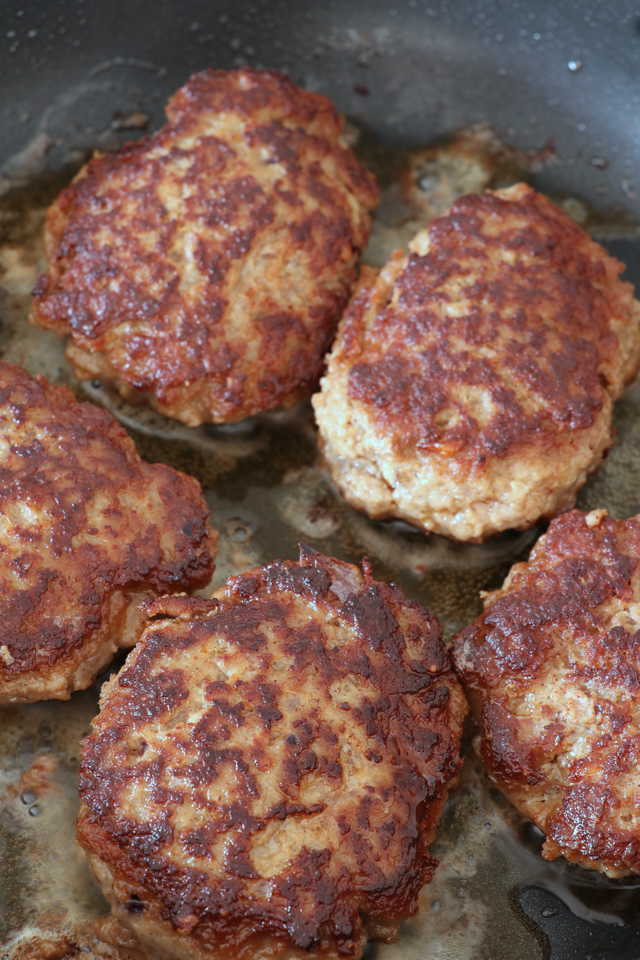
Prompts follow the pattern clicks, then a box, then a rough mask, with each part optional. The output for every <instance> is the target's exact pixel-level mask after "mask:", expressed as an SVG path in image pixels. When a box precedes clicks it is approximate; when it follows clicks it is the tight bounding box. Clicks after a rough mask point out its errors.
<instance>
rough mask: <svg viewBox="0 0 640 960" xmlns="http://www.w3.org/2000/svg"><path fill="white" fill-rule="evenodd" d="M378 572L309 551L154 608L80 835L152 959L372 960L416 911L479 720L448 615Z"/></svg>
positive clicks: (97, 757) (126, 677)
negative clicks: (207, 596)
mask: <svg viewBox="0 0 640 960" xmlns="http://www.w3.org/2000/svg"><path fill="white" fill-rule="evenodd" d="M363 566H364V571H365V575H364V577H362V576H361V574H360V572H359V570H358V569H357V568H356V567H354V566H351V565H350V564H347V563H341V562H339V561H337V560H333V559H330V558H328V557H324V556H322V555H320V554H318V553H316V552H315V551H313V550H311V549H310V548H308V547H304V546H302V548H301V559H300V563H293V562H289V561H275V562H274V563H272V564H270V565H269V566H267V567H264V568H257V569H255V570H253V571H251V572H249V573H247V574H244V575H242V576H240V577H235V578H232V579H231V580H229V581H228V583H227V585H226V586H225V587H224V588H223V589H222V590H220V591H219V592H218V593H217V594H216V595H215V599H213V600H200V599H198V598H194V597H174V598H164V599H160V600H157V601H155V602H153V603H151V604H150V605H148V613H149V618H150V619H149V624H148V626H147V628H146V631H145V633H144V636H143V639H142V641H141V643H140V644H139V645H138V647H137V648H136V650H135V651H134V652H133V653H132V654H131V655H130V657H129V658H128V660H127V662H126V664H125V666H124V667H123V669H122V671H121V672H120V674H119V675H118V676H117V677H113V678H112V679H111V680H110V681H109V682H108V683H107V684H106V685H105V686H104V687H103V690H102V697H101V703H100V705H101V710H100V714H99V715H98V717H97V718H96V719H95V720H94V721H93V729H94V732H93V733H92V734H91V736H90V737H88V739H87V740H86V741H85V742H84V745H83V749H82V762H81V777H80V782H81V785H80V796H81V804H80V814H79V819H78V838H79V840H80V843H81V844H82V846H83V847H84V849H85V851H86V852H87V855H88V859H89V863H90V865H91V867H92V869H93V871H94V873H95V875H96V877H97V878H98V880H99V881H100V883H101V884H102V888H103V890H104V892H105V895H106V896H107V897H108V899H109V900H110V901H111V904H112V906H113V912H114V914H115V916H116V917H117V918H118V920H119V921H120V922H121V924H122V925H124V926H125V927H126V928H127V929H128V930H130V931H133V932H134V933H135V934H136V935H137V937H138V938H139V940H140V942H141V944H142V949H143V951H145V956H148V957H150V958H151V957H156V956H167V957H173V958H176V960H178V958H179V960H214V958H215V960H223V958H224V960H227V958H229V957H237V958H238V960H243V958H246V960H249V958H252V960H255V958H260V957H262V958H267V957H269V958H285V957H286V958H287V960H291V958H305V957H311V958H313V957H323V958H325V957H336V958H337V957H353V958H356V960H357V958H358V957H360V955H361V953H362V950H363V947H364V944H365V943H366V941H367V939H369V938H381V939H384V940H387V941H390V940H394V939H396V938H397V934H398V931H399V927H400V923H401V921H402V919H403V918H405V917H408V916H409V915H411V914H412V913H414V912H415V910H416V908H417V898H418V894H419V892H420V889H421V887H422V886H423V885H424V884H425V883H427V882H428V881H429V880H430V879H431V876H432V873H433V870H434V868H435V866H436V864H437V861H435V860H433V859H432V858H431V857H430V856H429V853H428V844H429V843H430V842H431V840H432V839H433V836H434V832H435V827H436V823H437V821H438V818H439V817H440V814H441V812H442V808H443V806H444V803H445V800H446V797H447V789H448V787H450V786H451V785H452V783H453V782H454V781H455V780H456V779H457V776H458V772H459V770H460V766H461V758H460V753H459V746H460V734H461V728H462V721H463V718H464V715H465V713H466V709H467V708H466V701H465V698H464V694H463V693H462V689H461V687H460V685H459V683H458V681H457V680H456V678H455V674H454V673H453V670H452V668H451V663H450V660H449V656H448V654H447V651H446V649H445V647H444V644H443V642H442V639H441V633H440V627H439V625H438V622H437V620H436V619H435V617H432V616H430V614H429V613H428V612H427V611H426V610H425V609H424V608H423V607H421V606H419V605H418V604H417V603H415V602H413V601H410V600H407V598H406V597H405V596H404V594H403V593H402V591H401V590H400V589H398V588H397V587H395V586H389V585H387V584H384V583H377V582H376V581H375V580H373V579H372V578H371V576H370V573H369V570H368V567H367V565H366V562H365V564H364V565H363Z"/></svg>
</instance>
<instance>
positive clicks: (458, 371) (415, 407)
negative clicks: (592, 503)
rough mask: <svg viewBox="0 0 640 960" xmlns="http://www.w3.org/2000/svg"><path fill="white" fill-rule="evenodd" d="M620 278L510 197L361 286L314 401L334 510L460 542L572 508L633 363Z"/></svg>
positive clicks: (463, 212) (625, 287)
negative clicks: (337, 504)
mask: <svg viewBox="0 0 640 960" xmlns="http://www.w3.org/2000/svg"><path fill="white" fill-rule="evenodd" d="M622 270H623V265H622V264H621V263H619V262H618V261H617V260H614V259H613V258H612V257H609V256H608V255H607V253H606V251H605V250H604V249H603V248H602V247H601V246H600V245H599V244H597V243H595V242H594V241H593V240H591V239H590V238H589V237H588V236H587V234H586V233H585V232H584V231H583V230H581V229H580V228H579V227H577V226H576V225H575V224H574V223H573V222H572V221H571V220H570V219H569V217H567V216H566V214H565V213H563V211H562V210H560V209H559V208H558V207H556V206H555V205H554V204H552V203H551V201H550V200H548V199H547V198H546V197H543V196H541V195H540V194H538V193H536V192H535V191H534V190H532V189H531V188H530V187H527V186H525V185H524V184H518V185H517V186H515V187H511V188H509V189H508V190H499V191H496V192H495V193H493V192H491V191H488V192H487V193H485V194H483V195H482V196H467V197H463V198H462V199H460V200H458V201H456V202H455V203H454V204H453V206H452V207H451V211H450V213H449V214H448V215H447V216H445V217H442V218H440V219H438V220H435V221H433V222H432V224H431V225H430V227H429V228H428V230H423V231H421V232H420V233H418V234H417V236H416V237H415V239H414V240H413V241H412V243H411V245H410V252H409V254H408V255H406V256H405V255H403V254H402V253H401V252H398V253H397V254H395V255H394V256H393V257H392V259H391V260H390V262H389V263H388V264H387V266H386V267H385V268H384V269H383V270H382V271H381V272H380V273H379V274H376V273H375V272H373V271H368V272H367V273H365V274H364V276H363V277H362V285H361V287H360V289H359V291H358V292H357V294H356V296H355V297H354V299H353V301H352V303H351V305H350V307H349V309H348V310H347V312H346V314H345V316H344V318H343V320H342V322H341V325H340V329H339V333H338V337H337V340H336V343H335V345H334V348H333V351H332V353H331V356H330V358H329V361H328V371H327V374H326V376H325V377H324V378H323V380H322V391H321V393H319V394H316V396H315V397H314V398H313V404H314V407H315V412H316V419H317V422H318V427H319V429H320V434H321V441H322V444H323V449H324V453H325V456H326V459H327V461H328V464H329V467H330V469H331V472H332V474H333V476H334V479H335V481H336V483H337V484H338V486H339V487H340V489H341V491H342V493H343V495H344V496H345V497H346V499H347V500H349V502H351V503H352V504H354V505H355V506H357V507H359V508H360V509H362V510H364V511H366V512H367V513H369V515H370V516H372V517H375V518H386V517H401V518H402V519H404V520H407V521H408V522H409V523H413V524H415V525H416V526H419V527H422V528H423V529H424V530H426V531H433V532H436V533H442V534H445V535H447V536H450V537H454V538H456V539H459V540H471V541H481V540H483V539H484V538H486V537H487V536H489V535H490V534H493V533H497V532H499V531H501V530H505V529H508V528H518V529H523V528H526V527H528V526H531V525H532V524H533V523H534V522H535V521H536V520H537V519H539V518H540V517H551V516H553V515H554V514H556V513H558V512H560V511H562V510H565V509H567V508H569V507H571V506H572V505H573V503H574V502H575V496H576V492H577V491H578V490H579V488H580V487H581V486H582V484H583V483H584V481H585V479H586V477H587V475H588V474H589V473H590V472H592V471H593V470H595V469H596V467H597V466H598V464H599V463H600V462H601V460H602V457H603V455H604V453H605V452H606V450H607V449H608V447H609V446H610V444H611V415H612V404H613V400H614V399H615V398H616V397H617V396H618V395H619V393H620V391H621V390H622V388H623V387H624V385H625V384H626V383H628V382H629V381H630V380H631V379H632V378H633V377H634V376H635V374H636V372H637V369H638V365H639V363H640V331H639V325H638V319H639V316H640V305H639V304H638V303H637V301H636V300H634V298H633V287H632V285H631V284H629V283H623V282H622V281H621V280H619V278H618V275H619V273H620V272H621V271H622Z"/></svg>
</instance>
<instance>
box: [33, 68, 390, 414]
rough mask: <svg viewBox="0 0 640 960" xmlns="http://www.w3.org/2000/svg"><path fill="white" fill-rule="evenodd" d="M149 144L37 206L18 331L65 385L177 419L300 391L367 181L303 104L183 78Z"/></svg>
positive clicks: (303, 99)
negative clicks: (23, 325) (44, 209)
mask: <svg viewBox="0 0 640 960" xmlns="http://www.w3.org/2000/svg"><path fill="white" fill-rule="evenodd" d="M166 113H167V117H168V120H169V123H168V124H167V125H166V126H165V127H163V128H162V129H161V130H160V131H159V132H158V133H156V134H154V135H153V136H151V137H147V138H144V139H143V140H140V141H138V142H136V143H128V144H125V146H123V147H122V148H121V149H120V150H116V151H115V152H114V153H110V154H107V155H105V156H101V157H97V158H95V159H93V160H91V161H90V163H89V164H87V166H86V167H84V168H83V170H82V171H81V172H80V174H79V175H78V177H77V178H76V180H75V181H74V182H73V183H72V184H71V185H70V186H69V187H67V189H66V190H64V191H63V192H62V193H61V194H60V196H59V198H58V200H57V201H56V203H55V204H54V205H53V206H52V207H51V210H50V211H49V215H48V219H47V232H46V243H47V248H48V253H49V257H50V270H49V273H48V274H45V275H43V276H42V277H41V278H40V280H39V281H38V284H37V286H36V289H35V291H34V297H35V302H34V308H33V314H32V322H33V323H35V324H36V325H37V326H42V327H48V328H50V329H52V330H55V331H57V332H58V333H60V334H63V335H69V336H70V342H69V346H68V349H67V356H68V358H69V360H70V361H71V363H72V365H73V368H74V371H75V373H76V375H77V376H78V377H79V378H80V379H91V378H93V377H99V378H102V379H104V380H107V381H113V382H114V383H115V385H116V386H117V387H118V389H119V390H120V392H121V393H123V395H125V396H126V397H127V398H129V399H134V400H135V399H143V398H144V399H146V400H147V401H148V402H150V403H151V404H153V405H154V406H155V407H157V409H158V410H160V411H161V412H163V413H165V414H167V415H169V416H172V417H176V418H177V419H179V420H183V421H184V422H185V423H187V424H189V425H190V426H197V425H198V424H200V423H203V422H206V421H214V422H215V423H225V422H233V421H236V420H240V419H242V418H243V417H246V416H249V415H250V414H255V413H258V412H259V411H261V410H267V409H271V408H272V407H276V406H278V405H279V404H285V405H290V404H291V403H293V402H295V401H296V400H298V399H299V398H300V397H301V396H303V395H304V394H305V393H307V392H309V391H310V390H311V389H313V387H314V386H315V385H316V384H317V382H318V378H319V376H320V373H321V370H322V364H323V357H324V354H325V352H326V350H327V349H328V348H329V346H330V344H331V339H332V337H333V334H334V331H335V325H336V323H337V321H338V318H339V316H340V313H341V311H342V309H343V307H344V305H345V303H346V301H347V298H348V296H349V293H350V290H351V286H352V284H353V281H354V279H355V264H356V260H357V258H358V256H359V254H360V252H361V251H362V249H363V248H364V246H365V245H366V242H367V238H368V236H369V225H370V218H369V214H368V211H369V210H370V209H371V208H372V207H373V206H375V204H376V201H377V197H378V190H377V186H376V184H375V179H374V178H373V176H372V175H371V174H370V173H368V172H367V171H366V170H365V169H364V168H363V167H361V166H360V164H359V163H358V162H357V161H356V159H355V157H354V156H353V154H352V152H351V151H350V150H349V149H347V147H346V145H345V143H344V142H343V141H342V138H341V129H342V118H341V117H340V116H339V115H338V114H337V112H336V110H335V108H334V106H333V104H332V103H331V102H330V101H329V100H328V99H327V98H326V97H323V96H321V95H320V94H316V93H310V92H307V91H305V90H300V89H299V88H297V87H295V86H294V85H293V84H292V83H291V81H290V80H289V79H288V78H287V77H284V76H283V75H281V74H278V73H275V72H274V71H255V70H252V69H250V68H249V67H245V68H242V69H241V70H234V71H229V72H225V71H223V70H217V71H216V70H205V71H203V72H202V73H197V74H194V76H192V77H191V79H190V80H189V81H188V83H187V84H186V85H185V86H184V87H182V88H181V89H180V90H178V92H177V93H176V94H175V95H174V96H173V97H172V98H171V100H170V101H169V104H168V106H167V110H166Z"/></svg>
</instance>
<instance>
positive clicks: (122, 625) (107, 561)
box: [0, 361, 217, 703]
mask: <svg viewBox="0 0 640 960" xmlns="http://www.w3.org/2000/svg"><path fill="white" fill-rule="evenodd" d="M208 516H209V512H208V510H207V507H206V505H205V503H204V501H203V499H202V495H201V492H200V487H199V485H198V484H197V482H196V481H195V480H192V479H191V477H187V476H185V475H184V474H182V473H178V472H177V471H176V470H172V469H171V468H170V467H165V466H162V465H161V464H155V465H151V464H148V463H144V462H143V461H142V460H140V458H139V457H138V454H137V453H136V449H135V447H134V445H133V441H132V440H131V439H130V438H129V437H128V436H127V433H126V431H125V430H124V428H123V427H121V426H120V424H119V423H118V422H117V421H116V420H115V419H114V418H113V417H112V415H111V414H110V413H107V412H106V411H105V410H100V409H99V408H98V407H94V406H93V405H92V404H90V403H78V402H77V401H76V400H75V398H74V396H73V394H72V393H71V391H70V390H67V388H66V387H57V386H53V385H52V384H50V383H47V381H46V380H44V379H42V378H40V379H38V380H35V379H33V378H32V377H30V376H29V374H27V373H25V372H24V370H21V369H20V367H16V366H14V365H13V364H10V363H5V362H3V361H0V703H11V702H20V701H29V700H41V699H47V698H50V697H54V698H61V699H67V698H68V697H69V693H70V691H72V690H79V689H83V688H84V687H87V686H89V685H90V684H91V683H92V682H93V680H94V679H95V677H96V676H97V674H98V673H99V672H100V670H102V669H103V668H104V667H105V666H106V665H107V664H108V663H109V661H110V660H111V658H112V657H113V654H114V653H115V651H116V650H117V649H118V647H121V646H130V645H132V644H133V643H135V642H136V640H137V639H138V637H139V636H140V633H141V631H142V615H141V613H140V609H139V603H140V601H141V600H142V599H145V598H148V597H154V596H156V595H158V594H161V593H175V592H177V591H180V590H186V589H189V588H191V587H202V586H205V585H206V583H208V581H209V580H210V578H211V574H212V573H213V556H215V546H216V542H217V534H216V533H215V531H212V529H211V527H210V526H209V521H208Z"/></svg>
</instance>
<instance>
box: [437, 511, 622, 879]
mask: <svg viewBox="0 0 640 960" xmlns="http://www.w3.org/2000/svg"><path fill="white" fill-rule="evenodd" d="M639 564H640V516H638V517H634V518H632V519H631V520H613V519H612V518H611V517H609V516H608V515H607V512H606V510H594V511H592V512H591V513H588V514H583V513H581V512H579V511H578V510H573V511H571V512H570V513H568V514H566V515H565V516H562V517H560V518H558V519H557V520H554V521H553V522H552V524H551V526H550V527H549V531H548V533H547V534H546V535H545V536H544V537H541V539H540V540H539V541H538V543H537V544H536V546H535V548H534V550H533V552H532V554H531V558H530V560H529V562H528V563H519V564H516V565H515V566H514V567H513V568H512V570H511V572H510V573H509V576H508V577H507V579H506V581H505V583H504V585H503V587H502V589H500V590H497V591H495V592H494V593H489V594H486V595H485V600H484V605H485V610H484V614H483V615H482V617H480V619H479V620H478V621H477V622H476V623H475V624H472V625H471V626H469V627H466V628H465V629H464V630H462V631H461V632H460V633H459V634H458V636H457V637H456V638H455V642H454V661H455V665H456V669H457V671H458V673H459V676H460V677H461V679H462V681H463V683H464V685H465V687H466V690H467V693H468V695H469V698H470V700H471V705H472V712H473V715H474V718H475V722H476V727H477V736H476V740H475V745H476V749H477V751H478V753H479V755H480V756H481V757H482V759H483V760H484V762H485V763H486V765H487V767H488V769H489V773H490V774H491V776H492V777H493V779H494V780H495V782H496V783H497V785H498V786H499V787H500V789H501V790H502V791H503V792H504V793H505V794H506V795H507V796H508V797H509V799H510V800H511V802H512V803H513V804H514V805H515V806H516V807H517V808H518V810H519V811H520V812H521V813H522V814H523V816H525V817H526V818H527V819H529V820H532V821H533V822H534V823H535V824H536V825H537V826H538V827H540V829H541V830H543V831H544V833H545V835H546V839H545V843H544V846H543V856H544V857H546V858H547V859H548V860H552V859H553V858H555V857H558V856H560V855H562V856H565V857H566V858H567V859H568V860H571V861H572V862H573V863H579V864H581V866H583V867H592V868H594V869H596V870H600V871H602V872H603V873H606V874H607V875H608V876H610V877H620V876H624V875H625V874H629V873H640V801H639V799H638V798H639V797H640V773H639V772H638V771H639V769H640V706H639V701H638V691H639V690H640V569H639Z"/></svg>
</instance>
